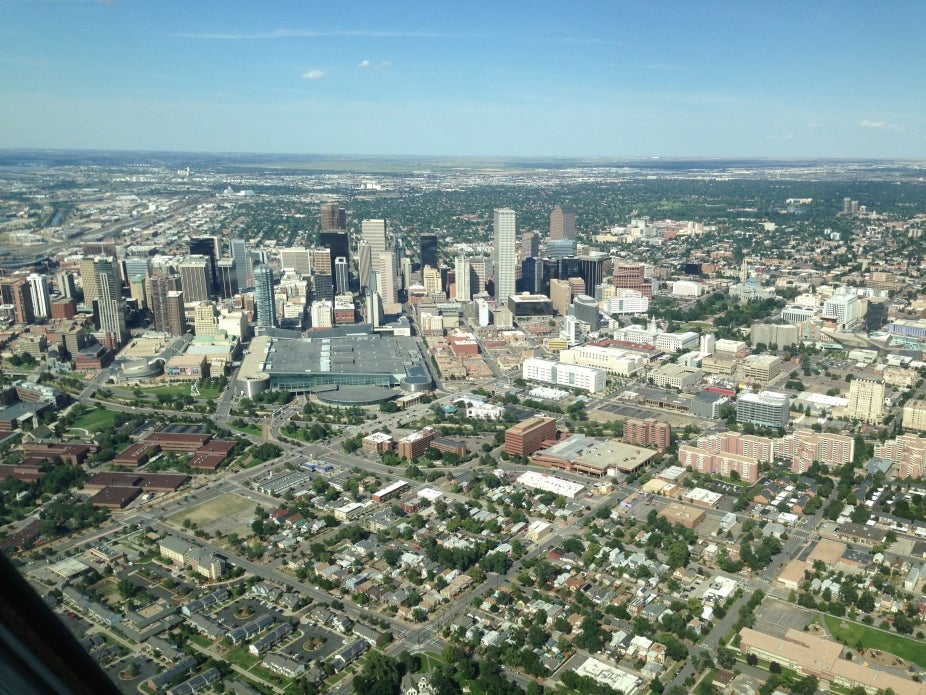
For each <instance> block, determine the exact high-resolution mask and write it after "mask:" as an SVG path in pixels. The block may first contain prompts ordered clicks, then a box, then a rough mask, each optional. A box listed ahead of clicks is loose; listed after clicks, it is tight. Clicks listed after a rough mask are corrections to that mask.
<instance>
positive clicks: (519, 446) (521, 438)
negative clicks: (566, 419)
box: [505, 417, 556, 456]
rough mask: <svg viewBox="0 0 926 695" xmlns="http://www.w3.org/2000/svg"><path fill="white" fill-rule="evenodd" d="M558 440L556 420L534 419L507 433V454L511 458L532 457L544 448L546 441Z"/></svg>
mask: <svg viewBox="0 0 926 695" xmlns="http://www.w3.org/2000/svg"><path fill="white" fill-rule="evenodd" d="M555 439H556V420H554V419H553V418H551V417H532V418H528V419H527V420H524V421H523V422H519V423H518V424H517V425H514V426H513V427H509V428H508V429H507V430H506V431H505V453H506V454H508V455H509V456H530V455H531V454H533V453H534V452H535V451H538V450H539V449H541V448H543V443H544V442H545V441H552V440H555Z"/></svg>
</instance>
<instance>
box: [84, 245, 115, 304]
mask: <svg viewBox="0 0 926 695" xmlns="http://www.w3.org/2000/svg"><path fill="white" fill-rule="evenodd" d="M77 267H78V268H79V269H80V282H81V284H82V285H83V288H84V304H85V305H86V306H92V305H93V300H94V299H97V298H99V296H100V280H99V275H100V273H105V274H106V275H108V276H109V277H111V278H112V280H113V282H114V283H115V284H116V286H117V287H121V285H122V283H121V282H120V281H119V275H118V273H117V272H116V263H115V261H114V260H113V258H112V257H111V256H95V257H93V258H82V259H80V260H79V261H78V262H77Z"/></svg>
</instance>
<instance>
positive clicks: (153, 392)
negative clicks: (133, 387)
mask: <svg viewBox="0 0 926 695" xmlns="http://www.w3.org/2000/svg"><path fill="white" fill-rule="evenodd" d="M141 390H142V392H144V394H145V395H146V396H154V397H157V396H159V395H164V396H171V397H176V396H189V395H190V387H189V385H188V384H168V385H165V386H155V387H154V388H147V389H146V388H142V389H141ZM220 393H221V391H219V389H217V388H216V387H214V386H200V387H199V399H200V400H211V399H213V398H218V397H219V394H220Z"/></svg>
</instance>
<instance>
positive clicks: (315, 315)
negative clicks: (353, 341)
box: [311, 300, 334, 331]
mask: <svg viewBox="0 0 926 695" xmlns="http://www.w3.org/2000/svg"><path fill="white" fill-rule="evenodd" d="M311 313H312V329H313V330H316V331H317V330H320V329H322V328H331V326H332V325H334V320H333V319H334V305H333V304H332V303H331V302H329V301H328V300H320V301H317V302H312V312H311Z"/></svg>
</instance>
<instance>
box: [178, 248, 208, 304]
mask: <svg viewBox="0 0 926 695" xmlns="http://www.w3.org/2000/svg"><path fill="white" fill-rule="evenodd" d="M210 264H211V261H210V259H209V257H208V256H187V257H186V258H184V259H183V261H182V262H181V263H180V265H179V266H178V270H179V271H180V287H181V289H182V290H183V298H184V300H185V301H186V302H188V303H190V304H192V303H193V302H208V301H209V299H210V297H211V296H212V283H211V282H210V273H211V265H210Z"/></svg>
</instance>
